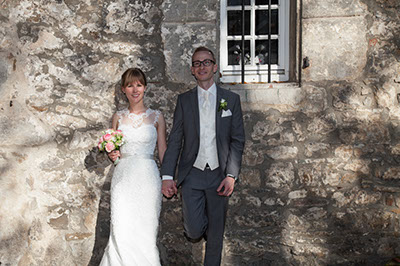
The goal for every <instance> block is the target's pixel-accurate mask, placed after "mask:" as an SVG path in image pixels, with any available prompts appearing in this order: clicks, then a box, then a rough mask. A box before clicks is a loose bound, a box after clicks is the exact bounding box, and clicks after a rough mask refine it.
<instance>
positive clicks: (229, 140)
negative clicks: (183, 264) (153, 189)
mask: <svg viewBox="0 0 400 266" xmlns="http://www.w3.org/2000/svg"><path fill="white" fill-rule="evenodd" d="M217 68H218V66H217V64H216V60H215V57H214V54H213V52H212V51H211V50H210V49H208V48H206V47H199V48H197V49H196V50H195V51H194V53H193V56H192V67H191V71H192V75H193V76H194V77H195V78H196V80H197V86H196V87H195V88H193V89H192V90H190V91H187V92H185V93H183V94H180V95H179V96H178V101H177V104H176V108H175V113H174V123H173V126H172V129H171V133H170V136H169V139H168V148H167V150H166V152H165V155H164V161H163V163H162V167H161V174H162V176H163V181H162V192H163V194H164V195H165V196H166V197H167V198H169V197H172V196H173V195H174V194H176V193H177V187H179V186H182V211H183V220H184V229H185V236H186V237H187V238H188V239H189V240H190V241H192V242H196V241H200V240H201V239H202V238H203V237H204V239H206V240H207V245H206V254H205V259H204V265H220V263H221V252H222V242H223V235H224V227H225V218H226V212H227V207H228V199H229V196H230V195H231V194H232V192H233V190H234V186H235V181H236V180H237V178H238V175H239V171H240V165H241V160H242V153H243V147H244V142H245V136H244V127H243V118H242V110H241V106H240V98H239V96H238V95H237V94H235V93H233V92H230V91H228V90H225V89H222V88H220V87H219V86H217V85H215V83H214V74H215V73H216V72H217ZM178 159H179V166H178V174H177V178H176V182H175V181H174V180H173V179H174V176H175V170H176V167H177V164H178Z"/></svg>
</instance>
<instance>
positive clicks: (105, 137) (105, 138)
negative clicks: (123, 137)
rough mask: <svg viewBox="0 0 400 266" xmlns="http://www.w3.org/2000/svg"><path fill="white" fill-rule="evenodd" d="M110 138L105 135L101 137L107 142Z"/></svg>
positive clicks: (108, 135) (109, 135)
mask: <svg viewBox="0 0 400 266" xmlns="http://www.w3.org/2000/svg"><path fill="white" fill-rule="evenodd" d="M111 138H112V136H111V134H105V135H104V136H103V139H104V140H105V141H109V140H110V139H111Z"/></svg>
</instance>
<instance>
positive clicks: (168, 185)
mask: <svg viewBox="0 0 400 266" xmlns="http://www.w3.org/2000/svg"><path fill="white" fill-rule="evenodd" d="M161 192H162V193H163V194H164V196H165V197H167V198H171V197H172V196H173V195H176V194H177V193H178V189H177V188H176V183H175V181H174V180H163V181H162V188H161Z"/></svg>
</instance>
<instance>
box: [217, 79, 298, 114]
mask: <svg viewBox="0 0 400 266" xmlns="http://www.w3.org/2000/svg"><path fill="white" fill-rule="evenodd" d="M220 86H221V87H222V88H224V89H227V90H230V91H233V92H235V93H237V94H239V96H240V100H241V102H242V108H243V110H244V111H248V110H264V111H265V109H266V108H268V107H272V106H273V108H275V109H278V110H282V111H283V110H284V111H296V110H297V109H298V104H299V103H300V101H301V100H302V98H303V96H302V92H301V91H302V89H301V88H300V87H299V85H298V84H297V83H266V84H240V83H239V84H220Z"/></svg>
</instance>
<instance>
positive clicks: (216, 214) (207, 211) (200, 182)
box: [182, 167, 229, 266]
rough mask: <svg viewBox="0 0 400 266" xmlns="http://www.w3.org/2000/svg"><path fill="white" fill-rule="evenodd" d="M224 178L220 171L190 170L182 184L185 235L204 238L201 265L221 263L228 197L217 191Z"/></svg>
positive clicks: (197, 238) (212, 265)
mask: <svg viewBox="0 0 400 266" xmlns="http://www.w3.org/2000/svg"><path fill="white" fill-rule="evenodd" d="M223 178H224V176H223V174H222V173H221V171H220V169H219V168H217V169H215V170H213V171H211V170H210V169H205V170H204V171H201V170H199V169H197V168H194V167H193V168H192V170H191V171H190V173H189V175H188V176H187V177H186V178H185V181H184V182H183V184H182V210H183V224H184V229H185V234H186V236H187V237H189V238H191V239H193V240H200V239H201V238H202V237H205V239H206V240H207V243H206V254H205V258H204V265H206V266H214V265H220V264H221V252H222V244H223V237H224V230H225V219H226V212H227V209H228V200H229V198H228V197H224V196H219V195H218V194H217V188H218V186H219V185H220V183H221V181H222V180H223Z"/></svg>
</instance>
